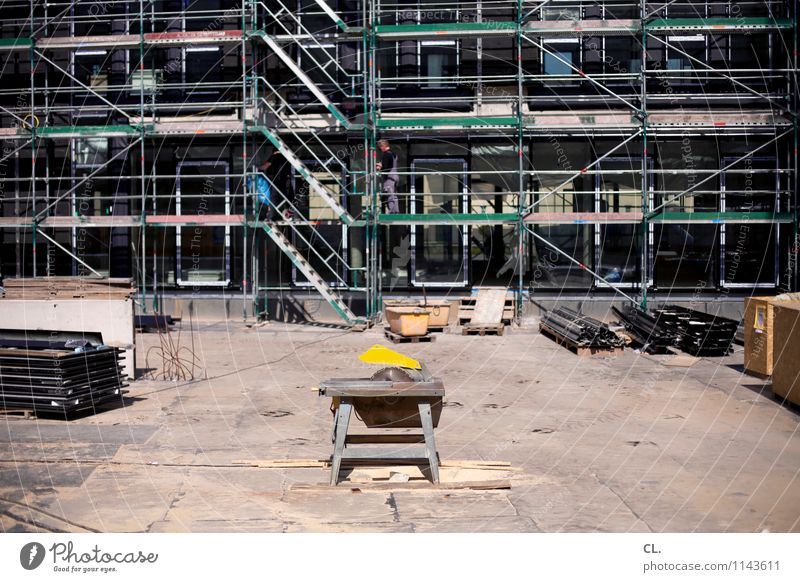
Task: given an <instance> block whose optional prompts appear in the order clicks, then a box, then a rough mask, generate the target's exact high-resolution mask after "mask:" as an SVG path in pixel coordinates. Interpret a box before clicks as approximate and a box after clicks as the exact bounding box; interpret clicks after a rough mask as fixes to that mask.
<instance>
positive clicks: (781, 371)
mask: <svg viewBox="0 0 800 582" xmlns="http://www.w3.org/2000/svg"><path fill="white" fill-rule="evenodd" d="M773 315H774V321H773V331H774V333H773V347H774V366H773V370H772V392H773V393H774V394H775V396H777V397H779V398H785V399H786V400H788V401H789V402H793V403H794V404H800V302H796V301H793V302H786V303H784V302H779V303H776V304H775V305H774V306H773Z"/></svg>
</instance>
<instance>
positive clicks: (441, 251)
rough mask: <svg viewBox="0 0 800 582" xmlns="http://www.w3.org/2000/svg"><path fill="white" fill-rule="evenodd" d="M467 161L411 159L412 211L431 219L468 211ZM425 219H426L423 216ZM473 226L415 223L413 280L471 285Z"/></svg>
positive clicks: (421, 284) (425, 284) (420, 283)
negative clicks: (469, 267)
mask: <svg viewBox="0 0 800 582" xmlns="http://www.w3.org/2000/svg"><path fill="white" fill-rule="evenodd" d="M467 212H468V208H467V162H466V160H464V159H449V158H446V159H416V160H413V161H412V162H411V213H412V214H423V215H425V216H426V217H430V218H429V219H430V220H431V221H438V220H443V219H446V217H447V216H448V215H453V214H465V213H467ZM423 220H424V219H423ZM468 244H469V227H468V226H463V225H450V224H424V222H423V223H422V224H419V225H415V226H412V227H411V284H412V285H413V286H415V287H464V286H466V285H467V253H466V251H465V249H466V248H467V245H468Z"/></svg>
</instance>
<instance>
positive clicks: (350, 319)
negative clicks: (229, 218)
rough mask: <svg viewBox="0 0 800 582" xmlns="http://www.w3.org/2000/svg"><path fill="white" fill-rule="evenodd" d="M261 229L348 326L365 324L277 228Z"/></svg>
mask: <svg viewBox="0 0 800 582" xmlns="http://www.w3.org/2000/svg"><path fill="white" fill-rule="evenodd" d="M261 227H262V228H263V229H264V232H266V233H267V235H269V237H270V238H271V239H272V240H273V242H275V244H276V245H277V246H278V248H279V249H281V251H283V253H284V254H285V255H286V256H287V257H289V259H290V260H291V261H292V264H294V266H295V267H297V269H298V270H299V271H300V272H301V273H303V275H305V277H306V278H307V279H308V280H309V281H310V282H311V284H312V285H314V287H315V288H316V289H317V291H319V292H320V294H321V295H322V296H323V297H324V298H325V300H326V301H327V302H328V303H329V304H330V306H331V307H333V309H334V310H335V311H336V313H337V314H338V315H339V317H341V318H342V319H343V320H344V321H345V322H347V323H348V324H351V325H353V324H361V323H365V320H364V318H360V317H357V316H356V315H355V314H354V313H353V312H352V311H351V310H350V308H349V307H347V305H346V304H345V302H344V301H342V298H341V297H340V296H339V294H338V293H336V291H334V290H333V289H332V288H331V287H330V285H328V283H327V282H325V280H324V279H323V278H322V277H321V276H320V275H319V273H317V271H316V270H315V269H314V267H312V266H311V263H309V262H308V261H307V260H306V259H305V258H304V257H303V255H302V254H301V253H300V251H298V250H297V248H296V247H295V246H294V245H293V244H292V243H291V241H289V239H288V238H287V237H286V235H284V234H283V233H282V232H281V231H280V230H278V227H277V226H275V225H274V224H264V223H262V224H261Z"/></svg>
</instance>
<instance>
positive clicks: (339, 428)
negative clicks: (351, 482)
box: [331, 398, 353, 485]
mask: <svg viewBox="0 0 800 582" xmlns="http://www.w3.org/2000/svg"><path fill="white" fill-rule="evenodd" d="M352 411H353V400H352V399H351V398H342V399H341V401H340V402H339V408H338V409H337V412H336V417H335V419H334V422H335V423H336V424H335V425H334V427H333V430H334V437H335V438H334V441H333V456H332V457H331V485H336V484H337V483H338V482H339V469H340V468H341V466H342V455H343V454H344V444H345V440H346V439H347V427H348V426H349V424H350V413H351V412H352Z"/></svg>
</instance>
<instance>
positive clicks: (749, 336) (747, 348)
mask: <svg viewBox="0 0 800 582" xmlns="http://www.w3.org/2000/svg"><path fill="white" fill-rule="evenodd" d="M797 301H800V294H798V293H784V294H783V295H776V296H774V297H748V298H747V299H745V308H744V321H743V323H744V369H745V371H746V372H748V373H751V374H754V375H756V376H761V377H767V376H771V375H772V368H773V351H774V349H773V344H774V337H773V335H774V330H773V325H774V320H775V315H774V311H775V305H785V304H787V303H793V302H797Z"/></svg>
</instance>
